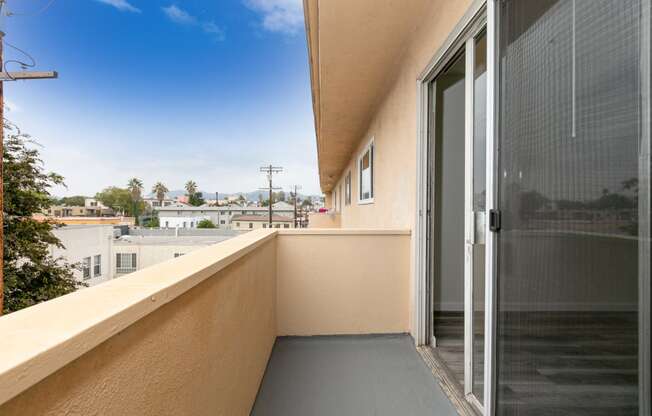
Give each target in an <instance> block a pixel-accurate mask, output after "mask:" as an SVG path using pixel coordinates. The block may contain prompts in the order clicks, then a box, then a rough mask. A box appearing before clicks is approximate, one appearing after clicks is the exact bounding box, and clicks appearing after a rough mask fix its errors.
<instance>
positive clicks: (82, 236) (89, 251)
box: [50, 224, 113, 286]
mask: <svg viewBox="0 0 652 416" xmlns="http://www.w3.org/2000/svg"><path fill="white" fill-rule="evenodd" d="M52 233H53V234H54V235H55V237H57V238H58V239H59V240H60V241H61V244H63V248H61V247H55V246H51V247H50V253H51V254H52V256H54V257H62V258H64V259H65V260H66V261H67V262H68V263H70V264H75V265H77V266H78V269H77V270H75V272H74V274H75V277H76V278H77V279H78V280H80V281H82V282H84V283H85V284H87V285H88V286H94V285H97V284H99V283H102V282H105V281H107V280H110V279H112V278H113V273H112V267H111V257H112V240H113V226H112V225H90V224H81V225H66V226H64V227H60V228H56V229H54V230H53V231H52Z"/></svg>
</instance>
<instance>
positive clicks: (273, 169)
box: [260, 165, 283, 228]
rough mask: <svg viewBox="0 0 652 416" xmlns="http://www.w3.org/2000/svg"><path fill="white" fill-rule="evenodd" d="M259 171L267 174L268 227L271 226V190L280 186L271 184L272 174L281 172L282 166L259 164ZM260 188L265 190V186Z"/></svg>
mask: <svg viewBox="0 0 652 416" xmlns="http://www.w3.org/2000/svg"><path fill="white" fill-rule="evenodd" d="M260 172H263V173H266V174H267V180H268V182H269V187H268V188H269V228H272V199H273V198H272V191H273V190H274V189H281V188H274V187H273V186H272V176H273V175H274V174H275V173H281V172H283V168H282V167H281V166H273V165H269V166H261V167H260ZM260 190H265V188H260Z"/></svg>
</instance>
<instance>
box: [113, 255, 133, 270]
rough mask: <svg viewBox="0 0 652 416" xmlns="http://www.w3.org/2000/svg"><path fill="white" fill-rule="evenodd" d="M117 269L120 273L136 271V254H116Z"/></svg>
mask: <svg viewBox="0 0 652 416" xmlns="http://www.w3.org/2000/svg"><path fill="white" fill-rule="evenodd" d="M115 268H116V272H118V273H131V272H135V271H136V253H116V255H115Z"/></svg>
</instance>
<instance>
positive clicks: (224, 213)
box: [158, 202, 294, 229]
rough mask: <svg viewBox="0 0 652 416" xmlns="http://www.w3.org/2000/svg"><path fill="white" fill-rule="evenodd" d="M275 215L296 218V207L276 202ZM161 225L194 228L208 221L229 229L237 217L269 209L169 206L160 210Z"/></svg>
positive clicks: (234, 206) (262, 213) (162, 226)
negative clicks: (205, 220) (202, 221)
mask: <svg viewBox="0 0 652 416" xmlns="http://www.w3.org/2000/svg"><path fill="white" fill-rule="evenodd" d="M272 210H273V211H274V214H275V215H280V216H284V217H287V218H294V206H293V205H290V204H287V203H285V202H276V203H275V204H274V205H272ZM158 211H159V223H160V225H161V228H176V227H179V228H194V227H196V226H197V224H198V223H199V221H201V220H204V219H207V220H210V221H212V222H213V224H215V225H216V226H217V227H219V228H226V229H229V228H231V226H232V219H233V217H234V216H236V215H265V214H267V213H268V212H269V208H268V207H255V206H246V207H245V206H239V205H231V206H219V207H215V206H209V205H202V206H199V207H193V206H178V205H177V206H169V207H163V208H160V209H159V210H158Z"/></svg>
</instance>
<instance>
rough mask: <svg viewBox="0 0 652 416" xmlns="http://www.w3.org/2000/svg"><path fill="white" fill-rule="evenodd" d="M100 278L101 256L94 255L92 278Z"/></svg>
mask: <svg viewBox="0 0 652 416" xmlns="http://www.w3.org/2000/svg"><path fill="white" fill-rule="evenodd" d="M100 276H102V255H101V254H96V255H94V256H93V277H100Z"/></svg>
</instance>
